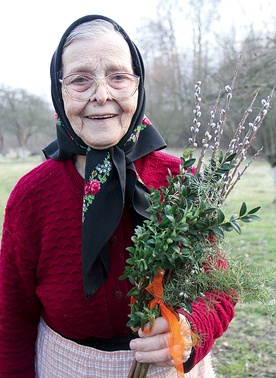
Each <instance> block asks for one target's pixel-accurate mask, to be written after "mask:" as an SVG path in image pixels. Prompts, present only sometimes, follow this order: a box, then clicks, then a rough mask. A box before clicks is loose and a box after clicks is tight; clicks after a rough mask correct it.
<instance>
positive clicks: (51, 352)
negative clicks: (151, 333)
mask: <svg viewBox="0 0 276 378" xmlns="http://www.w3.org/2000/svg"><path fill="white" fill-rule="evenodd" d="M133 356H134V353H133V352H132V351H131V350H119V351H115V352H105V351H101V350H98V349H94V348H91V347H86V346H83V345H79V344H77V343H75V342H73V341H71V340H67V339H65V338H63V337H62V336H60V335H59V334H58V333H56V332H54V331H53V330H52V329H51V328H50V327H48V326H47V325H46V323H45V322H44V321H43V320H41V321H40V323H39V327H38V337H37V342H36V361H35V364H36V378H126V377H127V375H128V372H129V370H130V367H131V364H132V362H133ZM147 378H177V375H176V370H175V369H174V368H164V367H156V366H153V365H151V366H150V368H149V371H148V374H147ZM185 378H215V373H214V370H213V368H212V364H211V357H210V355H207V356H206V357H205V358H204V359H203V360H202V361H200V362H199V363H198V364H197V365H196V366H195V367H194V368H193V369H192V370H191V371H190V372H189V373H185Z"/></svg>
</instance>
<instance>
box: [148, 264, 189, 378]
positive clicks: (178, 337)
mask: <svg viewBox="0 0 276 378" xmlns="http://www.w3.org/2000/svg"><path fill="white" fill-rule="evenodd" d="M163 277H164V272H163V271H162V270H161V269H158V274H157V275H156V276H154V279H153V282H151V283H150V284H149V285H148V286H147V287H146V290H147V291H148V292H149V293H150V294H151V295H152V296H153V297H154V298H153V299H152V300H151V302H150V303H149V309H150V310H151V309H152V308H153V307H155V306H157V305H159V307H160V311H161V315H162V316H163V318H165V319H166V320H167V322H168V323H169V326H170V330H171V338H170V346H169V349H170V354H171V356H172V358H173V360H174V364H175V368H176V371H177V377H178V378H183V377H184V366H183V361H182V356H183V354H184V351H185V343H184V339H183V337H182V334H181V330H180V324H179V321H178V314H177V313H176V312H175V311H174V310H173V309H172V308H170V307H169V306H167V305H166V304H165V302H164V299H163V284H162V281H163ZM151 331H152V329H151V330H144V331H143V332H144V333H149V332H151Z"/></svg>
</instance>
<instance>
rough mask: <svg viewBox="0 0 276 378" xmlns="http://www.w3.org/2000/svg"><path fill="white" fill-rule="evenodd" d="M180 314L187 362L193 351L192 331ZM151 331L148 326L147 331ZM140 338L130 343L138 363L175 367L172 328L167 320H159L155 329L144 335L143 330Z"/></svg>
mask: <svg viewBox="0 0 276 378" xmlns="http://www.w3.org/2000/svg"><path fill="white" fill-rule="evenodd" d="M183 318H184V316H183V315H181V314H180V320H179V322H180V328H181V334H182V337H183V338H184V342H185V345H186V347H185V352H184V354H183V356H182V358H183V362H186V361H187V360H188V359H189V357H190V354H191V350H192V338H191V330H190V329H189V326H188V324H187V322H186V321H185V320H184V319H185V318H184V319H183ZM148 329H149V324H146V326H145V330H148ZM138 335H139V337H140V338H137V339H133V340H131V342H130V348H131V349H132V350H133V351H134V352H135V359H136V361H138V362H146V363H150V364H155V365H157V366H174V361H173V359H172V356H171V354H170V350H169V345H170V335H171V334H170V327H169V324H168V322H167V320H166V319H164V318H163V317H160V318H157V319H156V320H155V322H154V328H153V330H152V331H150V332H149V333H143V331H142V330H141V329H139V331H138Z"/></svg>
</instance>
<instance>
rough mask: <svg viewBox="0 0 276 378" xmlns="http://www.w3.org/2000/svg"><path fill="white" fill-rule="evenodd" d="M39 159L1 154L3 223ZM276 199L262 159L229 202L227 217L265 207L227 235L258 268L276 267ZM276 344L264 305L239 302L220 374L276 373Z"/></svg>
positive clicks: (245, 377) (219, 361)
mask: <svg viewBox="0 0 276 378" xmlns="http://www.w3.org/2000/svg"><path fill="white" fill-rule="evenodd" d="M170 152H171V151H170ZM175 153H176V154H177V155H178V156H179V155H180V153H177V152H175ZM40 161H41V158H40V157H39V158H31V159H29V160H27V161H26V162H20V161H19V160H17V159H10V160H7V159H4V158H0V221H1V224H2V219H3V213H4V206H5V204H6V201H7V199H8V196H9V193H10V191H11V189H12V188H13V186H14V185H15V183H16V182H17V180H18V179H19V177H21V176H22V175H23V174H24V173H26V172H27V171H29V170H30V169H32V168H33V167H34V166H36V165H37V164H38V163H39V162H40ZM275 198H276V193H275V188H274V186H273V180H272V175H271V168H270V166H269V164H268V163H267V162H266V161H264V160H261V159H259V160H256V161H255V162H254V163H253V164H252V165H251V167H249V169H248V170H247V171H246V173H245V175H244V176H243V177H242V180H241V181H240V182H239V183H238V184H237V185H236V187H235V188H234V190H233V192H232V193H231V195H230V196H229V198H228V199H227V201H226V203H225V205H224V212H225V213H226V214H228V215H231V214H232V213H236V212H238V211H239V208H240V206H241V203H242V202H243V201H244V202H246V204H247V206H248V208H250V209H251V208H253V207H256V206H261V210H260V211H259V212H258V213H257V214H258V215H259V216H260V217H261V218H262V221H261V222H253V223H250V224H242V225H241V226H242V234H241V235H238V234H237V233H234V232H231V233H227V235H226V242H227V245H228V246H229V248H230V249H231V251H232V254H233V255H235V256H241V257H242V258H243V259H244V260H245V261H247V262H248V263H249V264H250V263H252V264H253V265H254V266H256V267H259V268H275V269H276V217H275V214H276V201H275ZM275 289H276V277H275ZM275 342H276V326H275V324H272V323H271V319H270V317H269V316H268V315H267V313H266V312H265V310H264V308H262V307H260V305H259V304H258V303H254V304H241V303H239V304H238V305H237V306H236V316H235V318H234V320H233V321H232V322H231V324H230V326H229V328H228V330H227V332H226V333H225V334H224V335H223V336H222V337H221V338H220V339H218V340H217V342H216V344H215V346H214V348H213V353H212V354H213V364H214V367H215V370H216V373H217V378H249V377H262V378H272V377H276V348H275ZM206 378H208V377H206Z"/></svg>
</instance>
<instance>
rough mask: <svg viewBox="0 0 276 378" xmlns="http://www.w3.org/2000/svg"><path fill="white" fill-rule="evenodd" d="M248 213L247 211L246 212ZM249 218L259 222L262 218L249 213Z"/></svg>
mask: <svg viewBox="0 0 276 378" xmlns="http://www.w3.org/2000/svg"><path fill="white" fill-rule="evenodd" d="M248 214H249V213H248ZM249 218H250V219H252V220H256V221H259V222H261V221H262V218H260V217H258V215H251V214H250V215H249Z"/></svg>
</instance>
